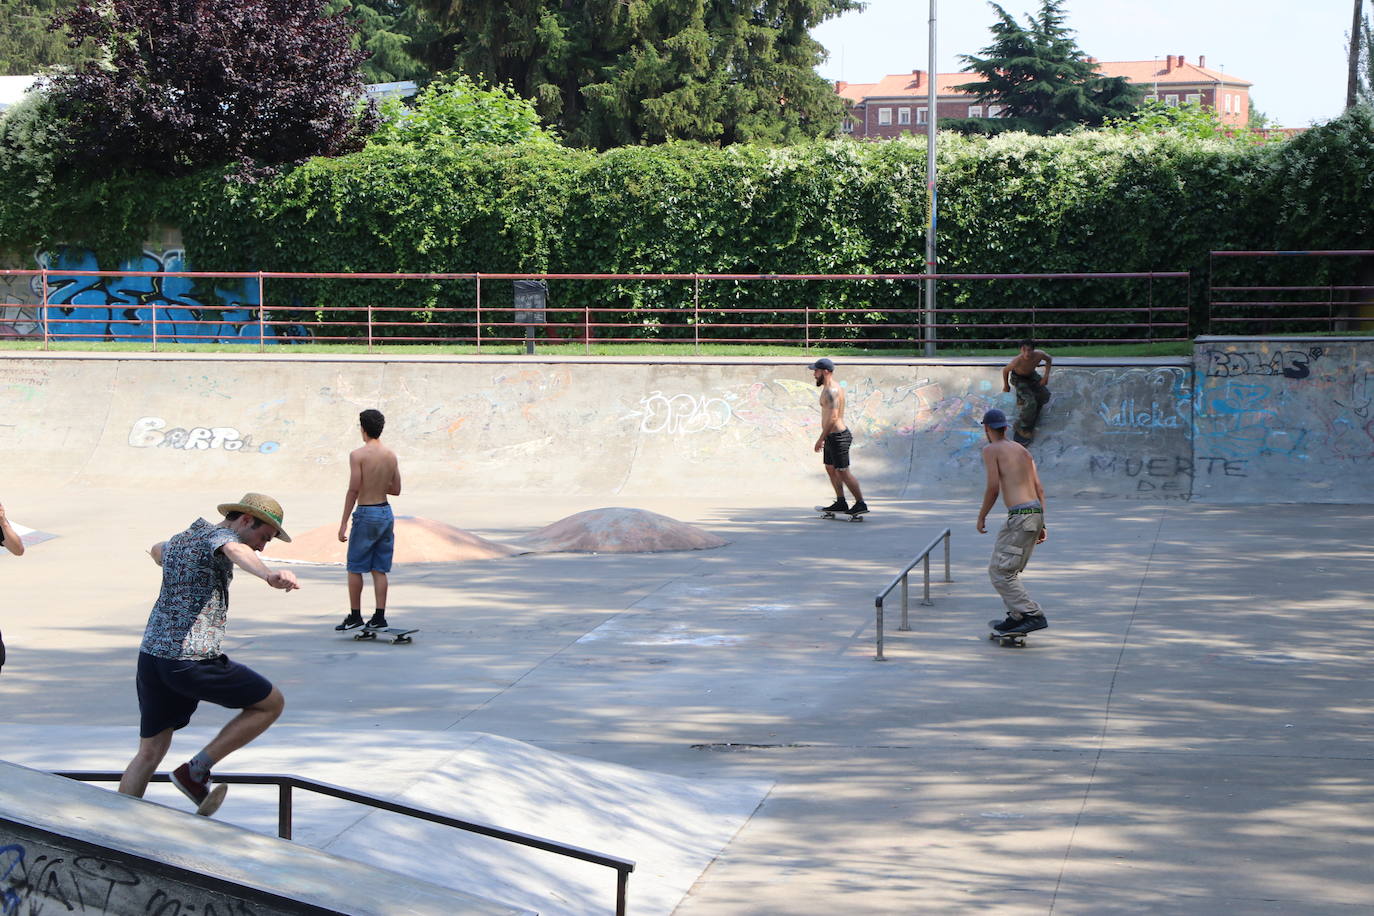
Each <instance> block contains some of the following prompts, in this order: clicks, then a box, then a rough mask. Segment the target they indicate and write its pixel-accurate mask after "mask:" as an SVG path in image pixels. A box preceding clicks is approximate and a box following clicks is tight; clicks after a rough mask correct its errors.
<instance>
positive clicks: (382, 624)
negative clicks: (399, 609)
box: [359, 614, 387, 630]
mask: <svg viewBox="0 0 1374 916" xmlns="http://www.w3.org/2000/svg"><path fill="white" fill-rule="evenodd" d="M359 619H361V618H359ZM367 628H368V629H369V630H385V629H386V628H387V622H386V618H385V617H378V616H377V615H376V614H373V615H372V619H371V620H369V621H368V622H367Z"/></svg>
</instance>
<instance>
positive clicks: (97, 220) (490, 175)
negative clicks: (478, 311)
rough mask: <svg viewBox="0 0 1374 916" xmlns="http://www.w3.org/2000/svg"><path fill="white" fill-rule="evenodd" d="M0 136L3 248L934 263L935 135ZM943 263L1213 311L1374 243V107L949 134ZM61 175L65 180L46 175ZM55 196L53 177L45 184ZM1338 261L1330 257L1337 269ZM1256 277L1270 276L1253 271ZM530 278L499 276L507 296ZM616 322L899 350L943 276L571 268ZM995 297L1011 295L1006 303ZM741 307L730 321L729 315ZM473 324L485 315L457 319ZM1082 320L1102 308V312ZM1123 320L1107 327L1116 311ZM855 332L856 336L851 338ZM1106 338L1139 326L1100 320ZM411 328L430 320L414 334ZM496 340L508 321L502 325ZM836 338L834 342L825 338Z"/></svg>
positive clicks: (338, 290)
mask: <svg viewBox="0 0 1374 916" xmlns="http://www.w3.org/2000/svg"><path fill="white" fill-rule="evenodd" d="M42 162H43V160H41V159H39V160H36V164H35V162H34V161H27V160H25V161H19V160H18V159H17V158H16V157H14V156H12V155H11V156H9V158H8V159H7V158H6V155H5V154H4V148H3V145H0V247H5V248H10V249H25V248H30V249H31V248H32V247H33V246H44V245H52V244H55V243H59V242H66V243H69V244H78V245H85V246H88V247H93V248H95V249H97V251H98V252H101V253H104V254H108V255H113V254H117V253H118V251H119V249H121V248H124V249H130V248H136V247H137V246H138V245H139V244H140V243H141V242H142V240H143V239H144V238H145V237H146V236H147V233H148V227H149V226H150V225H152V224H154V223H170V224H173V225H179V226H180V227H181V228H182V230H183V234H184V237H185V240H186V247H187V250H188V252H189V254H190V256H191V258H192V259H193V261H194V264H195V266H196V267H197V268H199V269H205V270H245V269H247V270H284V271H308V272H358V271H375V272H393V271H407V272H467V271H481V272H488V273H490V272H551V273H583V272H585V273H644V272H663V273H694V272H702V273H747V274H757V273H771V274H782V273H885V272H892V273H919V272H921V271H922V269H923V267H924V248H925V225H926V188H925V145H924V141H923V140H921V139H911V140H897V141H890V142H884V143H872V144H868V143H856V142H852V141H834V142H826V143H818V144H814V145H806V146H797V147H788V148H767V147H761V146H736V147H729V148H724V149H720V148H712V147H703V146H695V145H688V144H668V145H664V146H657V147H628V148H622V149H615V150H611V151H609V152H606V153H602V154H596V153H592V152H588V151H582V150H574V149H568V148H564V147H554V146H547V145H539V146H514V147H472V148H462V149H459V148H453V149H440V150H436V149H434V148H432V147H430V148H426V149H423V150H420V149H413V148H409V147H397V146H388V147H372V148H368V149H365V150H363V151H362V152H359V153H356V154H352V155H349V156H344V157H340V158H337V159H328V160H326V159H316V160H312V161H310V162H307V163H305V164H303V165H301V166H299V167H297V168H294V169H291V170H289V171H286V172H284V173H282V174H279V175H276V176H272V177H268V178H264V179H262V180H259V181H257V182H255V183H248V182H245V181H244V180H242V178H241V177H240V178H238V179H234V180H230V179H228V178H227V177H226V176H225V175H222V174H219V173H214V174H201V175H197V176H192V177H191V178H187V179H181V180H179V181H167V180H159V179H155V178H152V177H149V176H142V175H125V176H120V177H117V178H114V179H111V180H110V181H108V182H104V183H99V184H93V183H91V182H89V181H87V180H83V179H82V178H81V177H80V176H74V175H56V176H54V175H52V174H42V175H38V174H37V173H36V172H35V169H38V170H41V169H42V168H43V165H42ZM938 165H939V175H940V178H939V199H940V210H939V220H940V221H939V232H938V238H939V247H940V253H939V256H940V262H939V269H940V271H941V272H942V273H1003V272H1048V271H1083V272H1087V271H1151V270H1153V271H1165V270H1194V271H1197V274H1196V277H1197V279H1196V280H1195V281H1194V283H1193V284H1192V288H1191V304H1192V305H1193V307H1194V312H1195V315H1194V320H1195V328H1194V329H1195V330H1196V329H1197V328H1196V321H1197V319H1198V316H1199V315H1200V314H1201V311H1202V305H1203V297H1204V293H1205V285H1206V273H1207V270H1208V268H1209V259H1208V257H1207V252H1208V251H1209V250H1211V249H1220V248H1254V249H1273V248H1340V249H1353V248H1374V123H1371V114H1370V112H1369V111H1368V110H1366V109H1356V110H1354V111H1352V112H1350V113H1347V114H1346V115H1345V116H1343V117H1341V118H1339V119H1337V120H1335V121H1333V122H1331V123H1330V124H1328V125H1325V126H1322V127H1318V128H1315V129H1313V130H1311V131H1308V132H1307V133H1305V134H1303V135H1301V136H1299V137H1297V138H1295V139H1293V140H1290V141H1287V142H1285V143H1279V144H1270V145H1264V146H1258V147H1256V146H1248V145H1240V144H1235V143H1230V142H1227V141H1221V140H1197V139H1185V138H1179V137H1171V136H1167V135H1164V136H1125V135H1120V134H1112V133H1106V132H1086V133H1079V134H1073V135H1069V136H1057V137H1031V136H1026V135H1022V134H1012V135H1003V136H999V137H995V138H967V137H960V136H956V135H942V137H941V141H940V147H939V150H938ZM40 179H41V180H40ZM36 189H37V190H36ZM1357 268H1358V264H1356V263H1355V262H1351V263H1348V264H1345V265H1339V264H1336V265H1333V264H1332V263H1331V262H1325V263H1324V266H1322V267H1321V268H1320V269H1316V268H1315V267H1314V264H1313V263H1312V262H1311V261H1308V262H1302V261H1300V260H1295V261H1293V262H1288V263H1285V264H1283V265H1277V266H1276V265H1272V264H1270V265H1265V266H1263V267H1262V268H1261V267H1260V266H1258V265H1238V266H1237V265H1227V269H1228V270H1234V271H1235V275H1236V276H1237V277H1250V278H1255V277H1261V276H1262V277H1264V278H1265V279H1266V280H1273V279H1276V278H1277V279H1282V280H1286V281H1288V282H1305V281H1306V280H1307V279H1308V278H1311V277H1319V278H1320V279H1322V280H1323V281H1331V280H1337V281H1339V280H1342V279H1348V278H1349V277H1353V276H1355V271H1356V270H1357ZM1314 270H1315V273H1314ZM1247 271H1248V273H1247ZM509 286H510V284H506V283H501V284H497V283H484V284H483V291H482V296H483V302H484V304H485V305H486V306H487V307H488V308H497V307H500V306H502V305H506V306H508V305H509V304H510V292H509ZM273 290H274V292H273V295H272V304H273V305H274V306H275V307H277V308H287V307H290V308H292V309H295V310H298V311H301V312H303V313H309V312H312V311H317V310H321V309H323V310H329V311H330V312H331V313H332V314H334V315H336V316H337V315H339V314H344V313H350V314H351V312H350V310H353V311H357V310H361V309H363V308H365V307H366V306H367V305H368V304H369V303H371V304H374V305H376V304H379V303H383V302H385V303H387V304H392V305H396V304H399V303H404V305H405V307H406V308H407V309H408V311H407V312H406V313H405V320H407V321H421V322H424V321H432V322H433V323H434V328H433V333H434V334H435V335H436V336H444V335H445V333H447V332H446V331H445V329H444V327H443V326H442V325H443V322H442V321H440V320H439V319H438V318H436V317H435V315H436V313H435V312H434V310H435V309H437V308H456V309H462V310H471V309H473V307H474V306H475V292H476V291H475V290H474V289H473V286H472V284H471V283H470V282H456V281H445V282H433V283H418V282H410V283H400V284H397V283H386V282H382V281H377V282H373V283H360V282H352V281H350V282H344V281H327V280H322V281H313V282H309V283H305V282H298V283H295V284H294V285H287V284H284V283H281V282H274V286H273ZM940 290H941V292H940V297H941V298H940V305H941V307H942V308H950V309H955V310H957V311H956V312H955V313H953V314H949V315H946V316H944V317H943V319H942V324H945V325H947V327H946V328H945V329H944V330H943V331H942V336H943V337H945V338H950V337H978V336H987V334H986V332H983V331H980V330H979V329H978V328H977V327H976V325H978V324H980V323H984V322H987V323H992V322H995V321H998V320H1001V319H1002V318H1005V317H1012V318H1020V317H1021V316H1024V317H1025V318H1026V319H1028V318H1029V316H1030V314H1031V312H1032V310H1039V309H1048V308H1062V307H1090V306H1099V307H1106V306H1113V305H1119V304H1121V303H1123V302H1142V301H1145V300H1146V299H1147V298H1151V299H1152V301H1154V302H1155V303H1156V304H1184V303H1185V302H1188V301H1189V300H1188V296H1189V289H1188V287H1187V285H1186V284H1182V283H1179V282H1177V281H1156V282H1155V283H1154V284H1135V285H1131V284H1128V283H1122V282H1111V283H1108V282H1101V283H1094V284H1082V283H1078V284H1072V285H1070V284H1067V283H1064V282H1056V281H1039V282H1018V283H1010V282H1007V281H981V280H967V281H947V282H945V283H942V284H941V287H940ZM584 306H587V307H591V308H595V309H598V310H601V311H598V312H597V313H596V318H597V320H600V321H604V322H610V323H615V324H619V325H622V327H620V328H619V329H617V330H614V331H607V332H606V333H607V335H608V336H630V337H664V338H674V337H677V338H681V337H690V336H691V334H692V333H693V329H692V326H691V321H692V315H693V310H694V309H696V310H699V311H700V312H701V313H704V314H705V315H706V316H707V317H708V318H709V319H710V320H712V321H728V322H732V323H736V324H739V325H743V326H745V327H742V328H740V329H739V332H738V333H739V335H740V336H742V337H754V338H770V337H774V336H777V333H778V332H777V331H776V330H775V329H771V328H770V327H769V325H770V323H772V322H774V321H789V322H799V321H801V320H802V315H803V311H802V310H806V311H807V313H808V318H809V320H810V321H811V322H812V323H813V324H820V323H829V324H830V325H831V327H830V330H829V332H828V334H827V335H825V336H831V337H844V336H849V337H859V338H883V337H890V338H892V339H893V340H899V339H902V338H905V337H907V336H908V334H907V332H903V331H901V330H895V329H887V328H885V327H884V326H885V325H889V324H901V323H909V322H911V321H914V320H916V319H915V315H916V314H917V310H918V309H919V307H920V284H918V283H914V282H908V283H882V282H872V281H852V282H843V283H818V282H814V281H779V282H757V281H753V282H751V281H739V282H713V283H706V284H703V285H702V286H701V288H700V290H696V289H694V287H693V284H691V283H690V282H647V281H621V282H593V281H575V280H568V281H555V282H554V283H553V284H552V286H551V289H550V306H549V307H550V309H551V312H552V314H551V317H552V318H554V319H555V320H563V321H565V322H566V323H568V324H569V325H572V324H579V323H580V314H581V313H580V310H581V309H582V308H583V307H584ZM987 310H997V311H999V312H1000V313H1001V314H1000V315H991V314H990V313H989V311H987ZM726 316H729V317H726ZM459 317H460V319H461V320H464V321H469V320H472V316H471V315H470V314H469V313H468V312H464V314H463V315H462V316H459ZM1080 318H1082V320H1083V323H1084V324H1085V325H1087V324H1093V323H1100V322H1099V321H1097V320H1094V319H1093V318H1092V317H1091V315H1088V316H1086V317H1085V316H1080ZM1107 323H1109V322H1107ZM846 324H854V325H857V328H850V329H848V330H845V329H844V328H843V326H844V325H846ZM1080 331H1081V334H1082V336H1084V337H1098V338H1101V337H1111V336H1117V333H1116V332H1115V331H1114V329H1111V328H1094V327H1087V326H1085V327H1083V328H1081V329H1080ZM405 333H413V329H407V330H406V331H405ZM493 333H495V332H493ZM818 333H819V332H818Z"/></svg>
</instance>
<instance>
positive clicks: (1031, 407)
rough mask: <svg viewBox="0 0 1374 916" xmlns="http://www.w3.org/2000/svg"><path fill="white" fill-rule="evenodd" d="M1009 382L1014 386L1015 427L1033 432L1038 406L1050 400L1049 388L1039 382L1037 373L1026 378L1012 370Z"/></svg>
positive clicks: (1038, 415) (1037, 416)
mask: <svg viewBox="0 0 1374 916" xmlns="http://www.w3.org/2000/svg"><path fill="white" fill-rule="evenodd" d="M1011 383H1012V385H1014V386H1015V387H1016V428H1017V429H1020V430H1024V431H1025V432H1033V431H1034V430H1035V424H1036V423H1038V422H1039V421H1040V408H1042V407H1044V406H1045V405H1046V404H1047V403H1048V402H1049V400H1050V390H1049V389H1048V388H1046V387H1045V386H1044V384H1042V383H1041V381H1040V375H1039V373H1036V374H1035V375H1032V376H1031V377H1030V378H1027V377H1026V376H1024V375H1017V374H1016V373H1015V372H1013V373H1012V374H1011Z"/></svg>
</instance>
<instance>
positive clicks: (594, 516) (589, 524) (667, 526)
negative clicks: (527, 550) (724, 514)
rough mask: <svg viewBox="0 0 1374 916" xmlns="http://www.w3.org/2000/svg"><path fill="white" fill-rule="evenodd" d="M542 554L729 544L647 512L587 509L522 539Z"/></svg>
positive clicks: (643, 510)
mask: <svg viewBox="0 0 1374 916" xmlns="http://www.w3.org/2000/svg"><path fill="white" fill-rule="evenodd" d="M523 543H525V544H527V545H528V546H530V547H531V548H533V549H534V550H537V551H539V552H541V553H655V552H659V551H664V550H710V549H712V548H714V547H724V546H725V545H726V544H728V543H730V542H729V541H727V540H725V539H723V538H719V537H716V536H715V535H714V534H711V533H710V532H709V531H703V530H702V529H700V528H698V527H696V526H695V525H689V524H687V523H686V522H680V521H678V520H677V519H673V518H669V517H668V516H666V515H659V514H658V513H657V512H649V511H647V510H645V509H624V508H618V507H612V508H608V509H588V510H587V511H586V512H579V513H577V514H576V515H570V516H568V517H567V518H565V519H561V520H559V521H556V522H554V523H553V524H552V525H548V526H546V527H544V528H540V529H539V530H538V531H536V532H535V533H534V534H531V535H529V536H528V537H526V538H524V539H523Z"/></svg>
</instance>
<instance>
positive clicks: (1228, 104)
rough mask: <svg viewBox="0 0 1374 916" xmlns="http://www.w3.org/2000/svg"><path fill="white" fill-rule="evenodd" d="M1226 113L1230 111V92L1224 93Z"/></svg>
mask: <svg viewBox="0 0 1374 916" xmlns="http://www.w3.org/2000/svg"><path fill="white" fill-rule="evenodd" d="M1226 113H1227V114H1230V113H1231V93H1229V92H1228V93H1226Z"/></svg>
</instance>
